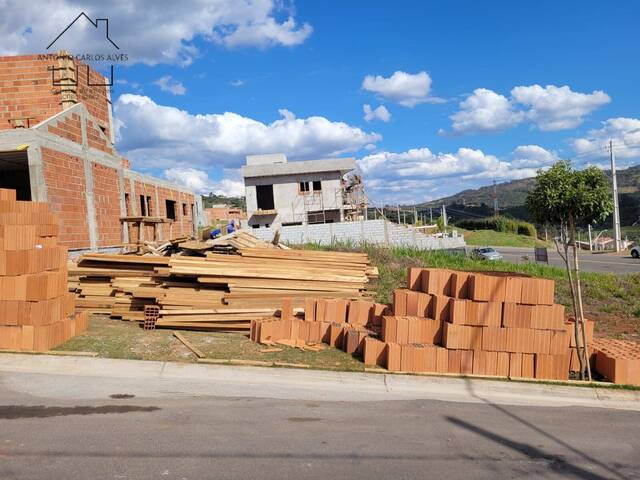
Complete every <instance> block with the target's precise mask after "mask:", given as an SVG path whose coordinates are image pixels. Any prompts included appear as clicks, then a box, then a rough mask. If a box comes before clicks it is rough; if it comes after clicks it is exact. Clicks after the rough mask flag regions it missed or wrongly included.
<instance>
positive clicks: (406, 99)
mask: <svg viewBox="0 0 640 480" xmlns="http://www.w3.org/2000/svg"><path fill="white" fill-rule="evenodd" d="M362 88H363V89H364V90H367V91H369V92H373V93H376V94H378V95H380V96H381V97H383V98H386V99H389V100H392V101H394V102H397V103H399V104H400V105H403V106H405V107H414V106H416V105H418V104H420V103H425V102H432V103H438V102H441V101H442V99H439V98H436V97H430V96H429V93H430V92H431V77H430V76H429V74H428V73H427V72H424V71H422V72H418V73H415V74H412V73H406V72H402V71H397V72H394V74H393V75H391V76H390V77H388V78H385V77H383V76H380V75H376V76H375V77H374V76H373V75H367V76H366V77H364V80H363V81H362Z"/></svg>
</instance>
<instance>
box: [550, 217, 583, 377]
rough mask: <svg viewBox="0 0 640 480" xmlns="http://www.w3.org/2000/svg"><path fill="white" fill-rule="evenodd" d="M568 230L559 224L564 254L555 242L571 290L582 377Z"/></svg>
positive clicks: (574, 330) (562, 224)
mask: <svg viewBox="0 0 640 480" xmlns="http://www.w3.org/2000/svg"><path fill="white" fill-rule="evenodd" d="M567 230H568V228H567V225H566V224H565V223H561V224H560V240H561V242H562V248H563V250H564V254H563V253H562V252H560V246H559V245H558V242H556V249H557V250H558V254H559V255H560V257H562V260H563V261H564V264H565V267H566V269H567V278H568V279H569V287H570V288H571V303H572V304H573V317H574V318H575V319H576V322H575V325H574V329H573V334H574V336H575V342H576V351H577V352H578V362H579V363H580V375H581V376H582V374H583V372H584V360H583V358H582V355H580V343H581V342H580V334H579V331H578V320H577V319H578V300H577V294H576V287H575V284H574V281H573V275H572V273H571V263H570V259H569V238H568V237H569V235H568V232H567Z"/></svg>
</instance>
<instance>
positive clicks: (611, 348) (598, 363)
mask: <svg viewBox="0 0 640 480" xmlns="http://www.w3.org/2000/svg"><path fill="white" fill-rule="evenodd" d="M593 352H594V354H595V367H596V371H597V372H598V373H599V374H600V375H602V376H603V377H605V378H606V379H607V380H611V381H612V382H614V383H623V384H626V385H640V343H639V342H634V341H631V340H614V339H608V338H597V339H595V340H594V342H593Z"/></svg>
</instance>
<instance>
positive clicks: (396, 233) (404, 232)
mask: <svg viewBox="0 0 640 480" xmlns="http://www.w3.org/2000/svg"><path fill="white" fill-rule="evenodd" d="M276 231H279V232H280V241H281V242H284V243H291V244H301V243H319V244H321V245H331V244H333V243H340V242H346V243H349V242H350V243H353V244H357V245H361V244H365V243H368V244H375V245H386V246H394V247H400V246H407V247H414V248H418V249H422V250H440V249H452V248H460V247H464V245H465V243H464V238H463V237H461V236H455V237H447V238H436V237H432V236H429V235H425V234H424V233H421V232H418V231H417V230H416V229H414V228H412V227H410V226H403V225H398V224H396V223H392V222H389V221H387V220H361V221H356V222H340V223H322V224H314V225H295V226H287V227H279V228H274V227H269V228H255V229H249V232H250V233H251V234H252V235H255V236H256V237H258V238H261V239H263V240H266V241H271V240H272V239H273V236H274V235H275V233H276Z"/></svg>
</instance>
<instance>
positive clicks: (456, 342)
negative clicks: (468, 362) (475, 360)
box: [442, 322, 482, 350]
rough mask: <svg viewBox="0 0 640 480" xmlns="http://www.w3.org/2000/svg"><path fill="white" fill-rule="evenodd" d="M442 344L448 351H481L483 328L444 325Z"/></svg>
mask: <svg viewBox="0 0 640 480" xmlns="http://www.w3.org/2000/svg"><path fill="white" fill-rule="evenodd" d="M443 326H444V328H443V333H442V344H443V346H445V347H447V348H448V349H456V350H471V349H475V350H479V349H480V348H481V347H482V327H474V326H467V325H454V324H452V323H448V322H445V323H444V324H443Z"/></svg>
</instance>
